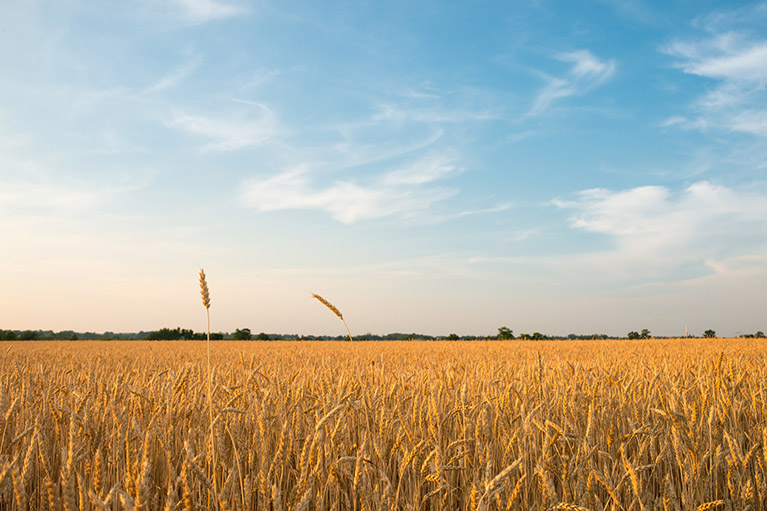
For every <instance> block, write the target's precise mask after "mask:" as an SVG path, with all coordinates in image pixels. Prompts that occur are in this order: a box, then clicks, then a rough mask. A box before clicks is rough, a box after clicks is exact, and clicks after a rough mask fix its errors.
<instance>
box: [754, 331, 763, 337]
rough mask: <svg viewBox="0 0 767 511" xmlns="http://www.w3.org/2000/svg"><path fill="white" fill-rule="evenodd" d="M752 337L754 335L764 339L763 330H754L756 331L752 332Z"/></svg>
mask: <svg viewBox="0 0 767 511" xmlns="http://www.w3.org/2000/svg"><path fill="white" fill-rule="evenodd" d="M754 337H756V338H757V339H764V332H762V331H761V330H759V331H758V332H756V333H755V334H754Z"/></svg>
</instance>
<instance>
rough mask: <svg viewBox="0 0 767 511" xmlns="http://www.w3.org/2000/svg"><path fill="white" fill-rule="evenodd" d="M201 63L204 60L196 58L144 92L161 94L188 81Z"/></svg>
mask: <svg viewBox="0 0 767 511" xmlns="http://www.w3.org/2000/svg"><path fill="white" fill-rule="evenodd" d="M201 62H202V59H201V58H199V57H196V58H194V59H192V60H190V61H189V62H187V63H185V64H182V65H181V66H178V67H177V68H175V69H173V70H171V71H170V72H168V73H167V74H166V75H164V76H162V77H161V78H160V79H159V80H157V81H156V82H154V83H153V84H151V85H150V86H149V87H147V88H146V89H144V92H161V91H164V90H167V89H171V88H173V87H175V86H176V85H178V84H179V83H181V82H183V81H184V80H186V79H187V78H188V77H189V75H191V74H192V73H193V72H194V71H195V70H196V69H197V68H198V67H200V63H201Z"/></svg>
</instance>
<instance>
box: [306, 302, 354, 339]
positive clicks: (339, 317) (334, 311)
mask: <svg viewBox="0 0 767 511" xmlns="http://www.w3.org/2000/svg"><path fill="white" fill-rule="evenodd" d="M312 297H314V298H316V299H317V300H318V301H319V302H320V303H321V304H322V305H324V306H325V307H327V308H328V309H330V310H331V312H333V314H335V315H336V316H338V319H340V320H341V322H342V323H343V324H344V327H346V333H347V334H349V340H350V341H353V340H354V339H352V333H351V332H350V331H349V325H347V324H346V320H345V319H344V315H343V314H341V311H340V310H338V307H336V306H335V305H333V304H332V303H330V302H329V301H327V300H325V299H324V298H323V297H321V296H320V295H318V294H316V293H312Z"/></svg>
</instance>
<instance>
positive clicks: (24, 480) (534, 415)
mask: <svg viewBox="0 0 767 511" xmlns="http://www.w3.org/2000/svg"><path fill="white" fill-rule="evenodd" d="M765 348H767V343H766V342H765V341H762V340H735V339H731V340H700V339H692V340H690V339H683V340H643V341H562V342H521V341H504V342H497V341H489V342H383V343H372V342H363V343H350V342H215V343H213V344H212V366H213V368H214V370H213V376H212V381H213V389H214V390H213V396H212V397H213V399H212V404H213V416H214V419H213V421H214V422H213V432H214V435H213V439H214V441H215V444H216V445H215V456H212V455H211V453H212V452H214V449H213V446H212V445H211V435H210V431H211V428H210V418H209V412H208V396H207V383H208V376H207V373H206V349H205V343H202V342H189V341H184V342H31V343H13V344H8V343H4V344H3V345H0V350H2V353H3V357H2V362H1V364H2V365H1V367H2V370H1V371H0V428H2V434H1V436H0V509H4V510H27V509H29V510H47V509H53V510H66V511H73V510H75V509H77V510H119V509H125V510H130V509H135V510H137V511H138V510H160V509H164V510H181V509H185V510H199V511H204V510H208V509H243V510H267V511H272V510H275V511H276V510H350V511H358V510H359V511H361V510H389V509H402V510H414V511H415V510H437V509H445V510H506V509H535V510H547V509H558V510H582V509H587V510H592V511H601V510H626V511H640V510H661V509H662V510H680V511H681V510H694V509H697V510H701V511H702V510H705V509H720V510H725V509H726V510H747V509H751V510H760V509H765V499H767V449H766V448H765V447H767V405H766V404H765V384H766V383H767V378H766V376H767V375H766V374H765V370H766V369H765V368H766V367H767V364H765V362H766V360H765V353H766V352H767V350H766V349H765ZM214 459H215V462H214V461H213V460H214ZM214 488H216V489H217V491H218V495H216V490H214Z"/></svg>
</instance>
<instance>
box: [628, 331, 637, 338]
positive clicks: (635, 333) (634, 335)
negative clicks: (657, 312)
mask: <svg viewBox="0 0 767 511" xmlns="http://www.w3.org/2000/svg"><path fill="white" fill-rule="evenodd" d="M628 338H629V339H631V340H634V339H639V338H640V336H639V332H635V331H633V330H632V331H631V332H629V333H628Z"/></svg>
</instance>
